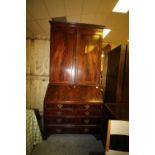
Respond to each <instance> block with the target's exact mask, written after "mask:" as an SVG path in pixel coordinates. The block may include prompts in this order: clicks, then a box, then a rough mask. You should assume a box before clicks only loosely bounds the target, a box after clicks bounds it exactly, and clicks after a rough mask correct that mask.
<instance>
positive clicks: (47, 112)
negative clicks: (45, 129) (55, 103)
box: [45, 108, 73, 116]
mask: <svg viewBox="0 0 155 155" xmlns="http://www.w3.org/2000/svg"><path fill="white" fill-rule="evenodd" d="M45 115H48V116H66V115H73V110H72V109H70V110H63V109H60V110H59V109H52V108H48V109H45Z"/></svg>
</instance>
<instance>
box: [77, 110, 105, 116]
mask: <svg viewBox="0 0 155 155" xmlns="http://www.w3.org/2000/svg"><path fill="white" fill-rule="evenodd" d="M75 114H76V115H77V116H85V117H89V116H101V115H102V111H100V110H99V111H97V110H76V111H75Z"/></svg>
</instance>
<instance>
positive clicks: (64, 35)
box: [44, 22, 103, 138]
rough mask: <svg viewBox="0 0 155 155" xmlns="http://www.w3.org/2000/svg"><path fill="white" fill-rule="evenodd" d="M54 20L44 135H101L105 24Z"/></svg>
mask: <svg viewBox="0 0 155 155" xmlns="http://www.w3.org/2000/svg"><path fill="white" fill-rule="evenodd" d="M50 23H51V48H50V75H49V76H50V81H49V85H48V88H47V91H46V95H45V99H44V136H45V138H46V137H47V136H49V135H50V134H53V133H92V134H95V135H100V134H101V127H102V126H101V120H102V111H103V97H102V93H101V91H100V89H99V86H100V74H101V71H100V68H101V67H100V63H101V41H102V39H101V37H102V29H103V26H98V25H97V26H96V25H90V24H74V23H60V22H50Z"/></svg>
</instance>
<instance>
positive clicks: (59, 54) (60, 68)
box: [50, 28, 76, 84]
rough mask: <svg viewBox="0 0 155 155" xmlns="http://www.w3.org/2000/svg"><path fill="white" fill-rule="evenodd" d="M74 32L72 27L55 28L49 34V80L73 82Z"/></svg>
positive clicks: (53, 81) (52, 81)
mask: <svg viewBox="0 0 155 155" xmlns="http://www.w3.org/2000/svg"><path fill="white" fill-rule="evenodd" d="M75 41H76V33H75V30H74V29H67V28H64V29H63V28H61V29H60V28H59V29H58V28H57V29H54V30H52V34H51V55H50V60H51V61H50V64H51V65H50V66H51V68H50V82H51V83H68V84H69V83H73V82H74V48H75V43H76V42H75Z"/></svg>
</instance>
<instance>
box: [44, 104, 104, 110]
mask: <svg viewBox="0 0 155 155" xmlns="http://www.w3.org/2000/svg"><path fill="white" fill-rule="evenodd" d="M102 107H103V105H102V104H77V103H69V104H65V103H58V104H53V103H47V104H46V108H54V109H85V110H88V109H89V110H94V109H96V110H102Z"/></svg>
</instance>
